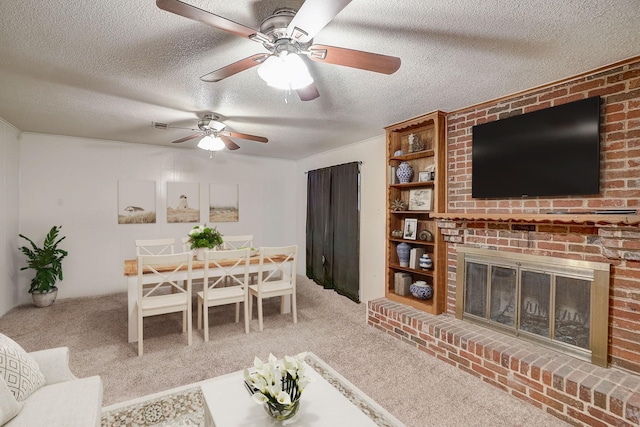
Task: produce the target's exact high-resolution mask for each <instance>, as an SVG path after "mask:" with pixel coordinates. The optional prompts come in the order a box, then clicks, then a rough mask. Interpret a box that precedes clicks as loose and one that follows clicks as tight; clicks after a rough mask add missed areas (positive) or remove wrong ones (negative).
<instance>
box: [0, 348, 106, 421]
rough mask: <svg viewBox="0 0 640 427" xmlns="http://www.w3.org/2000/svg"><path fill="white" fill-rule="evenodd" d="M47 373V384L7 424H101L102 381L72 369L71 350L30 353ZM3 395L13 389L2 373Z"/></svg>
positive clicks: (60, 349)
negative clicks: (72, 371) (70, 364)
mask: <svg viewBox="0 0 640 427" xmlns="http://www.w3.org/2000/svg"><path fill="white" fill-rule="evenodd" d="M28 354H29V355H30V356H31V357H33V358H34V359H35V361H36V362H37V363H38V366H39V367H40V371H41V372H42V373H43V374H44V377H45V380H46V384H45V385H44V386H43V387H41V388H39V389H38V390H36V391H35V392H34V393H33V394H31V395H30V396H29V397H28V398H27V399H26V400H24V402H22V403H23V406H22V409H20V412H18V414H17V415H16V416H15V417H14V418H12V419H11V420H9V422H8V423H7V424H5V425H4V426H3V427H34V426H47V427H76V426H77V427H92V426H100V413H101V410H102V380H101V379H100V377H99V376H93V377H88V378H76V376H75V375H73V374H72V373H71V370H70V369H69V349H68V348H67V347H58V348H52V349H48V350H41V351H35V352H32V353H28ZM2 388H4V390H0V396H2V395H3V393H2V392H3V391H4V392H9V393H10V391H9V390H8V388H7V385H6V383H5V382H4V380H3V379H2V377H1V376H0V389H2Z"/></svg>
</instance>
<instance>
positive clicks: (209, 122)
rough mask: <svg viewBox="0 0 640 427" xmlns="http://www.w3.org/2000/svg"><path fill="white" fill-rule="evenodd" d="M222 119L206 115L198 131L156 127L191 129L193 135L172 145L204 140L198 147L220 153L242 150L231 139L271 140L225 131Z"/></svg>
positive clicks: (159, 126) (199, 123)
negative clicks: (224, 149)
mask: <svg viewBox="0 0 640 427" xmlns="http://www.w3.org/2000/svg"><path fill="white" fill-rule="evenodd" d="M219 119H220V117H219V116H217V115H215V114H205V115H204V117H202V119H201V120H198V129H192V128H183V127H178V126H170V125H163V124H160V123H154V127H156V128H159V129H167V128H173V129H189V130H192V131H195V132H196V133H194V134H193V135H189V136H185V137H184V138H180V139H176V140H175V141H172V142H171V143H172V144H180V143H181V142H185V141H189V140H191V139H195V138H202V139H201V140H200V142H199V143H198V147H199V148H202V149H204V150H208V151H219V150H222V149H223V148H225V147H226V148H227V150H237V149H238V148H240V146H239V145H238V144H236V143H235V142H233V141H232V140H231V139H230V138H239V139H246V140H249V141H255V142H263V143H267V142H269V140H268V139H267V138H265V137H263V136H256V135H249V134H247V133H240V132H232V131H227V130H224V129H225V128H226V125H225V124H224V123H222V122H221V121H219Z"/></svg>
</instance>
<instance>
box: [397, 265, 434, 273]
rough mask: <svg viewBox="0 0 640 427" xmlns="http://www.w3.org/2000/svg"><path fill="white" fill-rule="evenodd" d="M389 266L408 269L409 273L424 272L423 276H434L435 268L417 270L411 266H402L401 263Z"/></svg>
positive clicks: (403, 269)
mask: <svg viewBox="0 0 640 427" xmlns="http://www.w3.org/2000/svg"><path fill="white" fill-rule="evenodd" d="M389 268H393V269H394V270H397V271H406V272H407V273H415V274H422V275H423V276H433V270H422V269H421V270H415V269H413V268H409V267H402V266H401V265H400V264H389Z"/></svg>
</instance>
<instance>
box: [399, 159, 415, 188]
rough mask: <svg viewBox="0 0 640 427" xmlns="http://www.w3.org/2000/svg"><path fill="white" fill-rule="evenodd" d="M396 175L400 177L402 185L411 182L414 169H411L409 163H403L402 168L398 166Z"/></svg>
mask: <svg viewBox="0 0 640 427" xmlns="http://www.w3.org/2000/svg"><path fill="white" fill-rule="evenodd" d="M396 175H397V176H398V180H399V181H400V183H401V184H405V183H407V182H411V178H413V168H412V167H411V165H409V163H407V162H402V163H400V166H398V170H397V171H396Z"/></svg>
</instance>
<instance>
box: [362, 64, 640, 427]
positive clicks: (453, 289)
mask: <svg viewBox="0 0 640 427" xmlns="http://www.w3.org/2000/svg"><path fill="white" fill-rule="evenodd" d="M591 96H600V97H601V100H602V104H601V105H602V107H601V133H600V141H601V142H600V145H601V150H600V153H601V161H600V188H601V193H600V194H599V195H597V196H587V197H555V198H522V199H517V198H514V199H473V198H472V197H471V142H472V133H471V129H472V126H474V125H476V124H481V123H485V122H489V121H494V120H498V119H501V118H506V117H509V116H512V115H518V114H522V113H525V112H529V111H534V110H538V109H541V108H546V107H551V106H554V105H560V104H563V103H566V102H571V101H574V100H578V99H583V98H587V97H591ZM447 125H448V127H447V133H448V134H447V141H448V149H447V152H448V170H447V198H448V201H447V213H446V214H438V216H439V218H438V221H439V222H438V226H439V228H440V232H441V233H442V234H443V235H444V236H445V240H446V241H447V242H449V244H448V281H447V310H446V313H445V314H443V315H441V316H430V315H428V314H426V313H422V312H420V311H418V310H416V309H413V308H410V307H406V306H403V305H401V304H398V303H395V302H391V301H388V300H385V299H380V300H376V301H371V302H370V303H369V316H368V321H369V324H371V325H372V326H375V327H377V328H379V329H381V330H384V331H385V332H387V333H389V334H391V335H393V336H395V337H397V338H398V339H400V340H402V341H403V342H405V343H408V344H410V345H413V346H415V347H417V348H419V349H421V350H423V351H425V352H426V353H428V354H430V355H432V356H435V357H438V358H439V359H441V360H443V361H445V362H447V363H450V364H452V365H454V366H457V367H458V368H460V369H463V370H465V371H466V372H469V373H470V374H472V375H474V376H477V377H479V378H481V379H483V380H484V381H486V382H488V383H490V384H493V385H494V386H496V387H499V388H501V389H503V390H505V391H507V392H509V393H511V394H513V395H514V396H516V397H519V398H520V399H522V400H524V401H527V402H529V403H531V404H533V405H536V406H538V407H539V408H541V409H543V410H545V411H547V412H549V413H551V414H553V415H555V416H557V417H558V418H561V419H563V420H565V421H567V422H569V423H571V424H573V425H595V426H606V425H611V426H613V425H615V426H632V425H638V424H640V217H638V216H637V215H632V216H629V217H627V216H619V215H615V216H609V215H580V214H577V213H578V212H583V211H595V210H599V209H616V208H627V209H634V210H637V209H640V57H637V58H632V59H630V60H628V61H623V62H621V63H618V64H613V65H611V66H608V67H603V68H601V69H598V70H594V71H592V72H588V73H584V74H581V75H579V76H574V77H571V78H567V79H564V80H562V81H559V82H555V83H552V84H549V85H546V86H543V87H539V88H534V89H531V90H527V91H524V92H521V93H518V94H514V95H511V96H507V97H504V98H501V99H498V100H492V101H487V102H485V103H482V104H478V105H474V106H471V107H468V108H464V109H462V110H458V111H455V112H452V113H449V114H448V115H447ZM550 211H567V212H568V214H566V215H551V214H548V212H550ZM573 212H575V213H576V215H572V213H573ZM460 247H470V248H482V249H488V250H493V251H504V252H510V253H515V254H526V255H533V256H539V257H553V258H558V259H568V260H579V261H585V262H597V263H604V264H608V265H609V266H610V276H609V283H608V289H609V291H608V298H606V301H607V307H608V313H607V322H606V326H607V336H608V341H607V345H606V352H605V353H606V354H605V356H604V358H605V359H606V361H605V363H604V364H606V367H598V366H595V365H593V364H591V363H589V362H585V361H582V360H579V359H576V358H574V357H571V356H568V355H566V354H564V353H562V352H559V351H557V350H551V349H549V348H547V347H545V346H540V345H536V344H535V343H530V342H525V341H522V340H521V339H520V338H518V337H514V336H508V335H505V334H503V333H501V332H498V331H493V330H490V329H487V328H485V327H483V326H481V325H476V324H469V322H463V321H461V320H459V319H456V318H455V312H456V298H457V294H458V292H459V290H458V264H457V258H458V248H460Z"/></svg>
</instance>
